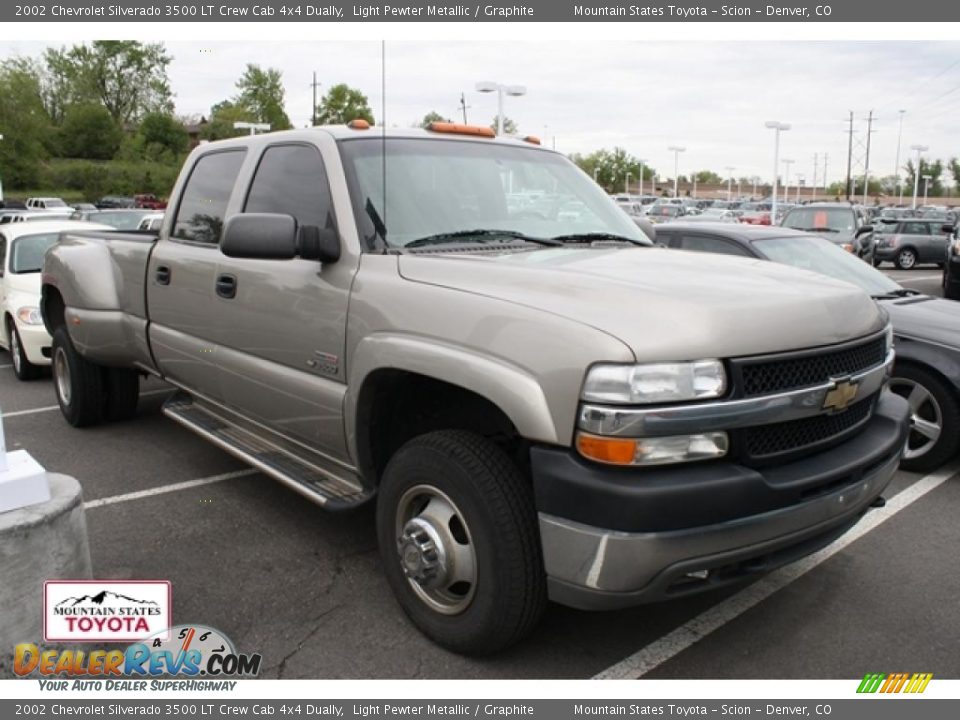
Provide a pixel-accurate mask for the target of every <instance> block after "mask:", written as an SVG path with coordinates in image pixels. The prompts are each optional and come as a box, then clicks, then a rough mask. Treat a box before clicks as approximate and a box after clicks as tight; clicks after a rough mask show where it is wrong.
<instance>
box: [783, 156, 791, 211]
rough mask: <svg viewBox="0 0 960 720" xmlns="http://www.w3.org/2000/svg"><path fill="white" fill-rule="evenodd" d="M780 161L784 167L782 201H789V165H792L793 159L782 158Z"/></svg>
mask: <svg viewBox="0 0 960 720" xmlns="http://www.w3.org/2000/svg"><path fill="white" fill-rule="evenodd" d="M781 162H783V164H784V166H785V167H786V171H785V173H784V177H783V202H784V203H788V202H790V166H791V165H793V160H787V159H786V158H784V159H783V160H782V161H781Z"/></svg>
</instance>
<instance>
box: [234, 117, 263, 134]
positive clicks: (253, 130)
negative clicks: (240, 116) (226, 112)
mask: <svg viewBox="0 0 960 720" xmlns="http://www.w3.org/2000/svg"><path fill="white" fill-rule="evenodd" d="M233 129H234V130H249V131H250V134H251V135H256V134H257V130H260V131H262V132H270V123H252V122H243V121H242V120H237V121H236V122H234V123H233Z"/></svg>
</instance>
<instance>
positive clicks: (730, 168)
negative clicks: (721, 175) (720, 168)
mask: <svg viewBox="0 0 960 720" xmlns="http://www.w3.org/2000/svg"><path fill="white" fill-rule="evenodd" d="M724 170H726V171H727V202H730V200H732V199H733V198H732V197H731V194H732V193H733V171H734V170H736V168H735V167H733V166H731V165H727V166H726V167H725V168H724Z"/></svg>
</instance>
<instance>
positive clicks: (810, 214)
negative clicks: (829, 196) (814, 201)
mask: <svg viewBox="0 0 960 720" xmlns="http://www.w3.org/2000/svg"><path fill="white" fill-rule="evenodd" d="M854 225H855V219H854V215H853V210H851V209H850V208H822V207H821V208H798V209H796V210H791V211H790V212H789V213H788V214H787V217H786V219H784V221H783V226H784V227H788V228H794V229H795V230H806V231H808V232H812V231H818V232H836V233H852V232H853V231H854V229H855V228H854Z"/></svg>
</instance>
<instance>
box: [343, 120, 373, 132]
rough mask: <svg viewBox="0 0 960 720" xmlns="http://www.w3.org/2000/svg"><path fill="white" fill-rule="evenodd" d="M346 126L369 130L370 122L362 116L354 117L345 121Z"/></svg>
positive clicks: (352, 128) (353, 128)
mask: <svg viewBox="0 0 960 720" xmlns="http://www.w3.org/2000/svg"><path fill="white" fill-rule="evenodd" d="M347 127H348V128H350V129H351V130H369V129H370V123H368V122H367V121H366V120H364V119H363V118H354V119H353V120H351V121H350V122H348V123H347Z"/></svg>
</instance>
